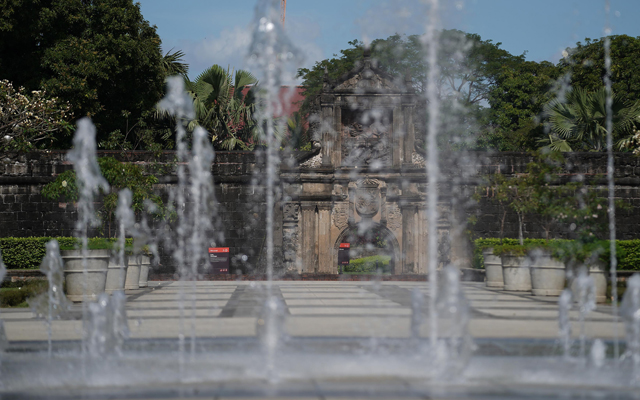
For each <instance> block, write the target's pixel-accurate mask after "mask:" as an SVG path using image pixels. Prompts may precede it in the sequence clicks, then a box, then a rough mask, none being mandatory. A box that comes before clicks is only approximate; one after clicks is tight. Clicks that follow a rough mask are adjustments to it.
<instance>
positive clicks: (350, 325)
mask: <svg viewBox="0 0 640 400" xmlns="http://www.w3.org/2000/svg"><path fill="white" fill-rule="evenodd" d="M286 327H287V332H288V333H289V335H291V336H329V337H331V336H349V337H351V336H353V337H370V336H372V337H408V335H409V318H407V317H391V318H389V317H386V318H380V317H375V318H372V317H362V316H350V317H348V318H345V317H331V316H316V317H307V316H292V317H289V318H287V322H286Z"/></svg>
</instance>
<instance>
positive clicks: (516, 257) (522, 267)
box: [493, 244, 531, 292]
mask: <svg viewBox="0 0 640 400" xmlns="http://www.w3.org/2000/svg"><path fill="white" fill-rule="evenodd" d="M493 254H495V255H496V256H499V257H500V259H501V262H502V276H503V279H504V290H509V291H517V292H528V291H531V273H530V271H529V264H528V263H527V247H526V246H524V245H519V244H515V245H513V244H503V245H500V246H496V247H494V249H493Z"/></svg>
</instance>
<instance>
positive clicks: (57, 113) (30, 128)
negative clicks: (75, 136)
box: [0, 80, 73, 151]
mask: <svg viewBox="0 0 640 400" xmlns="http://www.w3.org/2000/svg"><path fill="white" fill-rule="evenodd" d="M70 110H71V106H70V105H69V104H68V103H64V102H62V101H60V100H59V99H57V98H55V97H54V98H47V97H46V92H45V91H44V90H34V91H32V92H31V93H27V92H26V91H25V89H24V88H22V87H21V88H18V89H17V90H16V89H15V88H14V87H13V85H12V84H11V82H9V81H7V80H0V151H7V150H18V151H25V150H30V149H34V148H44V147H48V146H51V144H52V143H53V141H54V139H55V138H56V135H64V134H70V133H71V132H72V131H73V126H72V125H71V123H69V121H70V120H71V118H72V117H73V114H72V113H71V111H70Z"/></svg>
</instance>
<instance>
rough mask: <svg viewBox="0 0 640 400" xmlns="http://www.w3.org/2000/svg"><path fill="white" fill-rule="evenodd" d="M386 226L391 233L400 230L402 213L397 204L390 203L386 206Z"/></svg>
mask: <svg viewBox="0 0 640 400" xmlns="http://www.w3.org/2000/svg"><path fill="white" fill-rule="evenodd" d="M387 213H388V214H387V226H388V227H389V229H391V230H392V231H399V230H400V229H402V212H401V211H400V207H398V205H397V204H395V203H391V204H388V205H387Z"/></svg>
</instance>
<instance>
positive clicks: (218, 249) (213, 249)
mask: <svg viewBox="0 0 640 400" xmlns="http://www.w3.org/2000/svg"><path fill="white" fill-rule="evenodd" d="M228 252H229V248H228V247H209V253H228Z"/></svg>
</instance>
